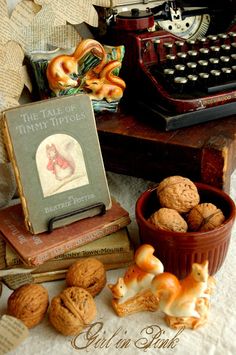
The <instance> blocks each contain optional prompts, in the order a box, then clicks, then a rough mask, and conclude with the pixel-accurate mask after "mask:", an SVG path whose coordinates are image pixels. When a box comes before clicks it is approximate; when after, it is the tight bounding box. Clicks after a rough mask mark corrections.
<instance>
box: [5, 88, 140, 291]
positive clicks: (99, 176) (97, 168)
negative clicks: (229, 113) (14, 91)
mask: <svg viewBox="0 0 236 355" xmlns="http://www.w3.org/2000/svg"><path fill="white" fill-rule="evenodd" d="M1 128H2V132H3V137H4V140H5V145H6V149H7V151H8V155H9V158H10V160H11V162H12V165H13V168H14V172H15V177H16V182H17V185H18V191H19V196H20V200H21V203H20V204H16V205H13V206H10V207H8V208H5V209H2V210H1V211H0V233H1V234H0V269H2V270H0V277H1V276H2V277H4V281H5V283H8V285H9V286H11V287H12V288H14V286H19V283H21V282H22V283H24V282H25V281H26V279H27V280H28V281H34V282H42V281H46V280H55V279H59V278H63V277H64V276H65V272H66V270H67V269H68V267H69V266H70V265H71V264H72V263H73V262H75V261H76V260H77V259H78V258H82V257H88V256H93V257H96V258H98V259H100V260H101V261H102V262H103V263H104V265H105V267H106V268H107V269H112V268H118V267H125V266H127V264H130V263H131V262H132V260H133V248H132V245H131V242H130V239H129V235H128V231H127V226H128V224H129V223H130V218H129V213H128V212H127V211H126V210H125V209H124V208H123V207H122V206H121V205H120V204H119V203H118V202H117V201H115V200H114V199H111V197H110V192H109V188H108V185H107V180H106V174H105V170H104V166H103V161H102V155H101V151H100V145H99V141H98V136H97V131H96V122H95V119H94V114H93V110H92V106H91V101H90V99H89V98H88V97H87V96H86V95H72V96H65V97H60V98H55V99H50V100H45V101H39V102H35V103H32V104H27V105H23V106H20V107H16V108H13V109H9V110H7V111H5V112H4V114H3V118H2V127H1ZM12 275H14V276H12ZM16 275H17V276H16Z"/></svg>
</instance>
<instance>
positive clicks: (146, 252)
mask: <svg viewBox="0 0 236 355" xmlns="http://www.w3.org/2000/svg"><path fill="white" fill-rule="evenodd" d="M154 251H155V249H154V248H153V246H151V245H150V244H143V245H141V246H140V247H139V248H138V249H137V250H136V252H135V255H134V260H135V263H136V265H137V266H138V267H139V268H140V269H141V270H142V271H145V272H148V273H151V274H154V275H158V274H160V273H162V272H163V271H164V266H163V264H162V262H161V261H160V260H159V259H158V258H156V257H155V256H154V255H153V253H154Z"/></svg>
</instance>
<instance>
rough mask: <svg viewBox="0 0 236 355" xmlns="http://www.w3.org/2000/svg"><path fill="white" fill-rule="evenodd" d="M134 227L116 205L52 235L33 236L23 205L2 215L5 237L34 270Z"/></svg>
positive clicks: (1, 221)
mask: <svg viewBox="0 0 236 355" xmlns="http://www.w3.org/2000/svg"><path fill="white" fill-rule="evenodd" d="M129 223H130V217H129V213H128V212H127V211H126V210H125V209H124V208H123V207H121V206H120V204H119V203H118V202H116V201H114V200H113V201H112V207H111V209H109V210H107V211H106V213H105V214H104V215H97V216H95V217H88V218H86V219H83V220H80V221H77V222H74V223H72V224H70V225H67V226H64V227H61V228H57V229H55V230H54V231H52V232H51V233H48V232H44V233H41V234H37V235H34V234H31V233H30V232H29V231H27V230H26V228H25V226H24V216H23V211H22V206H21V205H20V204H18V205H15V206H11V207H8V208H6V209H3V210H1V211H0V231H1V233H2V237H3V238H4V239H5V241H6V242H7V243H8V244H9V245H10V246H11V248H12V249H13V250H14V251H15V252H16V253H17V254H18V255H19V257H20V259H21V260H22V262H23V263H24V264H26V265H29V266H31V267H35V266H38V265H41V264H43V263H44V262H45V261H47V260H49V259H52V258H55V257H56V256H58V255H61V254H64V253H66V252H68V251H69V250H73V249H76V248H77V247H79V246H81V245H84V244H87V243H89V242H91V241H93V240H96V239H99V238H102V237H104V236H107V235H109V234H112V233H114V232H116V231H118V230H119V229H121V228H124V227H125V226H127V225H128V224H129Z"/></svg>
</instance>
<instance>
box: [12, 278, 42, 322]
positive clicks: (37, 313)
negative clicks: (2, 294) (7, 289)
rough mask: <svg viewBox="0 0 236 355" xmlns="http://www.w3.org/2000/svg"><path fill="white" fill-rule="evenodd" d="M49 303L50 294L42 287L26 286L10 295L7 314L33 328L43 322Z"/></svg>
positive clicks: (35, 285)
mask: <svg viewBox="0 0 236 355" xmlns="http://www.w3.org/2000/svg"><path fill="white" fill-rule="evenodd" d="M48 303H49V302H48V292H47V290H46V289H45V288H44V287H43V286H42V285H38V284H25V285H23V286H20V287H18V288H17V289H16V290H15V291H14V292H13V293H12V294H11V295H10V297H9V299H8V304H7V313H8V314H9V315H11V316H13V317H16V318H18V319H20V320H21V321H22V322H23V323H24V324H25V325H26V326H27V327H28V328H33V327H34V326H36V325H37V324H38V323H40V322H41V321H42V320H43V318H44V316H45V314H46V312H47V308H48Z"/></svg>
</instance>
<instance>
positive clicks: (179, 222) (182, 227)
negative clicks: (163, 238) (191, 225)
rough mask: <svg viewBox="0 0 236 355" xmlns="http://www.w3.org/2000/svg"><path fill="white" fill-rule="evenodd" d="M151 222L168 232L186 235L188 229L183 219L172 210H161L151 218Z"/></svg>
mask: <svg viewBox="0 0 236 355" xmlns="http://www.w3.org/2000/svg"><path fill="white" fill-rule="evenodd" d="M149 222H150V223H152V224H153V225H154V226H155V227H156V228H158V229H162V230H166V231H172V232H183V233H184V232H187V229H188V225H187V223H186V222H185V220H184V219H183V217H182V216H181V215H180V214H179V213H178V212H177V211H175V210H173V209H171V208H160V209H159V210H158V211H156V212H154V213H153V214H152V215H151V216H150V218H149Z"/></svg>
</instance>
